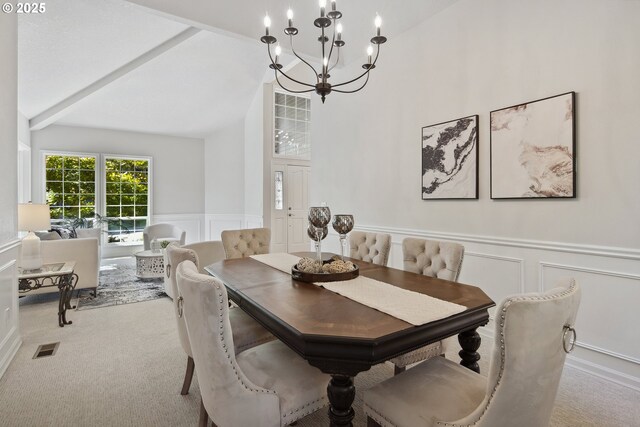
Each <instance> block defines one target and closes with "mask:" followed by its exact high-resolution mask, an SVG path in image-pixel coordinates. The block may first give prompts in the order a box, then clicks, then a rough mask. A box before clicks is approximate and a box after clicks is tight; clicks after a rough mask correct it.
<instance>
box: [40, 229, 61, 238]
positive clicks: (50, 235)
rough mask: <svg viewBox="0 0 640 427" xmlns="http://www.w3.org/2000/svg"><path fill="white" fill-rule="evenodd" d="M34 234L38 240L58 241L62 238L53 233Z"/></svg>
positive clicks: (41, 232)
mask: <svg viewBox="0 0 640 427" xmlns="http://www.w3.org/2000/svg"><path fill="white" fill-rule="evenodd" d="M35 233H36V236H38V237H39V238H40V240H60V239H61V238H62V237H60V235H59V234H58V233H56V232H55V231H36V232H35Z"/></svg>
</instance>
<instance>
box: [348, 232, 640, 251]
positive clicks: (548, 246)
mask: <svg viewBox="0 0 640 427" xmlns="http://www.w3.org/2000/svg"><path fill="white" fill-rule="evenodd" d="M357 229H358V230H362V231H371V232H377V233H389V234H398V235H405V236H413V237H424V238H430V239H439V240H452V241H457V242H472V243H480V244H485V245H494V246H507V247H517V248H526V249H542V250H549V251H554V252H569V253H573V254H584V255H597V256H606V257H612V258H623V259H633V260H640V250H638V249H631V248H619V247H614V246H598V245H583V244H577V243H564V242H548V241H542V240H528V239H512V238H506V237H493V236H479V235H473V234H459V233H446V232H439V231H428V230H417V229H410V228H391V227H379V226H372V225H362V226H358V227H357Z"/></svg>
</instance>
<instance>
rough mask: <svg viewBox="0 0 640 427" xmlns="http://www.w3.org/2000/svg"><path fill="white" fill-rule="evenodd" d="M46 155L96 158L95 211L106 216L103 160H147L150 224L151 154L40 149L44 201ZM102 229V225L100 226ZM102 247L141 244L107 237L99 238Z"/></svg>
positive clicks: (140, 244) (151, 199) (148, 219)
mask: <svg viewBox="0 0 640 427" xmlns="http://www.w3.org/2000/svg"><path fill="white" fill-rule="evenodd" d="M47 156H78V157H94V158H95V159H96V180H95V193H94V194H95V211H96V212H97V213H98V214H100V215H102V216H106V215H105V214H106V210H107V208H106V201H107V197H106V194H107V193H106V191H107V185H106V184H107V180H106V168H105V161H106V159H107V158H117V159H126V160H145V161H148V162H149V169H148V172H147V173H148V183H147V187H148V194H147V224H151V219H152V218H153V157H151V156H135V155H129V154H111V153H92V152H84V151H66V150H41V151H40V165H39V170H40V174H41V177H40V200H42V202H43V203H46V200H47V172H46V171H47V164H46V157H47ZM102 228H103V229H104V226H103V227H102ZM101 240H102V246H103V247H128V246H142V245H143V242H140V243H119V242H113V243H109V242H108V239H106V238H105V239H101Z"/></svg>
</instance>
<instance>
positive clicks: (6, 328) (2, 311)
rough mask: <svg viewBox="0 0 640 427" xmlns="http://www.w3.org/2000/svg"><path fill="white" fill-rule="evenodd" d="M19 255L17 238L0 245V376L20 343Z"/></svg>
mask: <svg viewBox="0 0 640 427" xmlns="http://www.w3.org/2000/svg"><path fill="white" fill-rule="evenodd" d="M19 256H20V241H19V240H14V241H11V242H8V243H7V244H5V245H2V246H0V377H2V375H3V374H4V372H5V371H6V370H7V367H9V364H10V363H11V360H13V357H14V356H15V354H16V352H17V351H18V348H20V344H22V341H21V339H20V333H19V328H18V267H17V259H18V257H19Z"/></svg>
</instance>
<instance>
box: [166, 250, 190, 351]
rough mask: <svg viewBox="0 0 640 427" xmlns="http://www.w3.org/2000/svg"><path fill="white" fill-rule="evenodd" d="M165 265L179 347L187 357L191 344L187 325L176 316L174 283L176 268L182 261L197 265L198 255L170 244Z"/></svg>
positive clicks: (175, 284) (176, 298) (175, 289)
mask: <svg viewBox="0 0 640 427" xmlns="http://www.w3.org/2000/svg"><path fill="white" fill-rule="evenodd" d="M166 255H167V265H165V272H166V276H167V278H168V279H169V282H170V284H171V292H172V293H173V311H174V313H175V315H176V316H175V317H176V322H177V324H178V337H179V338H180V345H182V349H183V350H184V352H185V353H186V354H187V356H189V357H193V355H192V354H191V343H189V335H188V334H187V325H186V324H185V323H184V317H180V316H179V315H178V295H180V294H179V293H178V283H177V282H176V272H177V270H178V269H177V267H178V265H180V263H181V262H182V261H191V262H192V263H194V264H195V265H198V254H197V253H196V252H195V251H194V250H192V249H184V248H181V247H180V246H178V244H177V243H176V242H172V243H170V244H169V246H167V248H166Z"/></svg>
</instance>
